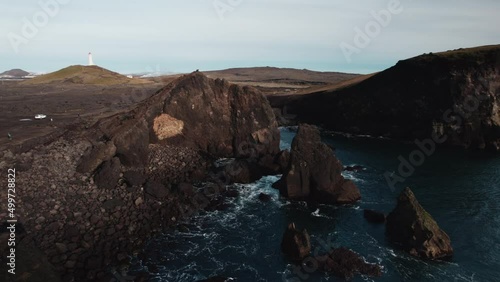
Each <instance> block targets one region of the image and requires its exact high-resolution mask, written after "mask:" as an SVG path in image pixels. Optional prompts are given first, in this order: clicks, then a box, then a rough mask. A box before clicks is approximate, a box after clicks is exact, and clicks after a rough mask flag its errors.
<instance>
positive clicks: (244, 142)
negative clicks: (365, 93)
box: [0, 72, 280, 281]
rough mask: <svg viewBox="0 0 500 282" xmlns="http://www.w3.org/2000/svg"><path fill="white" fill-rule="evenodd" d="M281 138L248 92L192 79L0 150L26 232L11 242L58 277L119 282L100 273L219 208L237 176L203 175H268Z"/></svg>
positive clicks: (265, 108)
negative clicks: (228, 163)
mask: <svg viewBox="0 0 500 282" xmlns="http://www.w3.org/2000/svg"><path fill="white" fill-rule="evenodd" d="M279 139H280V137H279V130H278V128H277V122H276V120H275V117H274V114H273V111H272V109H271V107H270V106H269V103H268V102H267V100H266V99H265V97H264V96H263V95H262V94H261V93H260V92H258V91H257V90H255V89H254V88H251V87H240V86H236V85H231V84H229V83H228V82H226V81H224V80H212V79H209V78H207V77H206V76H204V75H203V74H202V73H199V72H195V73H192V74H189V75H185V76H183V77H180V78H178V79H177V80H175V81H173V82H171V83H170V84H168V85H167V86H165V87H164V88H162V89H161V90H159V91H158V92H157V93H156V94H154V95H153V96H152V97H151V98H149V99H147V100H145V101H143V102H142V103H140V104H139V105H137V106H136V107H134V108H133V109H131V110H130V111H126V112H123V113H119V114H116V115H113V116H110V117H108V118H104V119H101V120H99V121H98V122H97V123H96V124H95V125H93V126H91V127H90V128H86V127H78V128H74V129H72V130H69V131H67V132H66V133H65V134H63V135H62V136H60V137H57V138H55V139H54V140H51V141H50V142H47V143H45V144H43V145H40V146H37V147H35V148H34V149H32V150H30V151H27V152H23V153H20V154H17V155H15V154H12V153H10V152H9V151H6V152H3V153H2V156H3V159H4V160H5V161H4V162H3V165H4V166H6V167H3V168H7V167H8V168H17V170H16V174H17V175H16V179H17V185H18V187H19V192H18V194H17V198H16V204H17V207H18V208H17V210H16V215H17V216H18V220H19V222H22V223H23V225H24V228H25V230H26V234H25V235H24V236H23V237H22V241H20V242H18V244H20V245H22V246H29V248H32V250H33V252H36V251H37V250H40V254H42V256H43V257H42V258H40V259H39V260H43V261H46V262H47V263H50V264H51V265H52V266H53V269H55V271H56V272H57V273H58V275H59V276H61V277H62V278H64V280H67V281H71V280H75V281H87V280H92V281H97V280H103V281H104V280H106V281H110V279H118V280H120V277H119V276H120V275H126V273H124V272H121V270H120V269H117V270H114V271H110V270H109V269H108V267H110V266H111V265H119V264H120V265H121V264H125V265H126V264H127V263H128V262H130V259H131V256H132V255H134V253H137V251H138V250H140V248H141V247H142V245H143V243H144V242H145V240H147V238H149V237H150V236H151V235H153V234H154V233H156V232H160V231H162V230H164V229H165V228H168V227H169V226H171V225H174V224H177V223H178V222H179V221H181V220H183V219H185V218H188V217H189V216H190V215H192V214H194V213H196V212H197V211H198V210H201V209H205V208H209V207H210V206H211V205H214V204H217V203H219V204H221V203H220V199H221V198H220V197H221V194H223V193H225V190H226V187H225V185H226V184H227V183H230V182H231V178H232V174H233V173H234V174H237V173H239V171H231V170H223V172H221V173H218V174H214V173H210V172H211V171H213V169H212V168H213V166H214V161H215V160H216V159H218V158H223V157H224V158H236V159H238V160H245V161H248V162H250V163H255V164H258V169H260V168H261V167H262V169H263V170H264V171H267V170H266V168H268V167H279V164H278V163H276V164H275V165H274V164H273V163H274V160H278V157H277V156H278V153H279ZM5 192H6V191H5ZM2 193H4V191H2ZM2 195H3V194H2ZM5 198H6V197H5ZM222 205H223V203H222ZM6 216H7V215H6V214H1V216H0V217H1V218H2V219H4V218H6ZM0 238H3V237H0ZM3 246H7V244H3ZM28 253H29V252H28ZM3 259H4V258H2V265H4V263H3V262H4V261H3ZM25 259H26V260H25ZM19 260H20V261H21V260H23V261H28V259H27V258H19ZM47 269H49V268H47ZM50 269H52V267H51V268H50ZM40 271H41V270H40V269H38V270H37V269H36V268H35V269H31V270H26V272H25V273H24V274H21V277H25V276H26V277H28V276H30V277H37V274H40ZM4 273H6V271H5V272H4ZM23 275H24V276H23ZM38 277H40V279H41V280H43V278H42V277H44V276H43V275H38ZM32 281H35V280H32Z"/></svg>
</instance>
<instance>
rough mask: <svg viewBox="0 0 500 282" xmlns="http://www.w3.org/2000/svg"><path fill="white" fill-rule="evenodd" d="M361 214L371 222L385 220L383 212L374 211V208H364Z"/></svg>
mask: <svg viewBox="0 0 500 282" xmlns="http://www.w3.org/2000/svg"><path fill="white" fill-rule="evenodd" d="M363 216H364V217H365V219H366V220H367V221H369V222H372V223H384V222H385V214H384V213H382V212H378V211H374V210H364V211H363Z"/></svg>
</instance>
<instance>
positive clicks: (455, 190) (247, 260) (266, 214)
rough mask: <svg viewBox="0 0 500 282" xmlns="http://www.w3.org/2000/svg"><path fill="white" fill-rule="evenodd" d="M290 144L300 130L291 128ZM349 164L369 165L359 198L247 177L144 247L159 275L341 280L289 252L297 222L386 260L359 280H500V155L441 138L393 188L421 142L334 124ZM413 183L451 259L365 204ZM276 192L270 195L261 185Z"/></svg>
mask: <svg viewBox="0 0 500 282" xmlns="http://www.w3.org/2000/svg"><path fill="white" fill-rule="evenodd" d="M281 131H282V143H281V146H282V148H289V147H290V144H291V141H292V139H293V137H294V135H295V132H294V131H293V130H290V129H287V128H283V129H282V130H281ZM323 137H324V140H325V142H328V143H330V144H332V145H333V146H334V147H335V148H336V155H337V157H338V158H339V159H340V160H341V161H342V163H343V164H344V165H355V164H356V165H361V166H363V167H365V170H363V171H359V172H349V173H345V177H346V178H350V179H352V180H353V181H354V182H355V183H356V184H357V186H358V187H359V189H360V190H361V194H362V197H363V198H362V200H361V201H360V202H359V203H358V204H357V205H355V206H340V207H336V206H327V205H319V206H309V205H307V204H306V203H304V202H295V203H294V202H290V201H288V200H286V199H283V198H280V197H279V193H278V191H277V190H275V189H273V188H272V187H271V184H272V183H273V182H275V181H277V180H278V179H279V176H268V177H264V178H262V179H261V180H259V181H258V182H256V183H253V184H249V185H238V186H237V187H238V189H239V190H240V196H239V198H237V199H229V201H230V202H231V203H232V205H231V207H230V208H229V209H228V210H225V211H216V212H213V213H207V214H202V215H198V216H195V217H193V218H192V219H191V220H190V221H189V222H187V226H188V228H189V232H187V233H182V232H178V231H172V232H170V233H167V234H162V235H161V236H158V237H156V238H154V239H153V240H151V241H150V242H149V243H148V244H147V245H146V247H145V249H144V251H145V253H147V254H148V257H149V258H148V261H136V262H135V263H134V265H133V267H132V269H135V270H140V269H146V268H144V265H146V264H148V263H151V264H154V265H156V266H157V267H158V269H159V273H152V277H153V278H152V279H151V281H189V282H191V281H197V280H200V279H204V278H208V277H212V276H225V277H231V278H234V281H249V282H250V281H251V282H255V281H340V280H339V279H337V278H335V277H333V276H329V275H327V274H323V273H307V272H305V271H301V272H300V273H299V274H297V273H296V271H295V270H294V266H293V265H292V264H290V263H289V262H288V261H287V260H286V259H285V258H284V257H283V255H282V253H281V250H280V243H281V237H282V234H283V232H284V230H285V228H286V226H287V225H288V223H290V222H292V221H293V222H295V223H296V225H297V226H298V227H299V228H306V229H307V230H308V232H309V234H310V235H311V243H312V248H313V250H315V251H316V252H318V253H320V254H321V253H325V252H326V251H327V250H328V248H329V247H330V246H333V247H340V246H345V247H348V248H350V249H352V250H354V251H356V252H357V253H359V254H360V255H362V256H363V257H365V259H366V260H367V261H368V262H374V263H378V264H380V265H382V266H383V275H382V277H379V278H369V277H363V276H357V277H355V278H354V281H500V156H499V155H498V154H497V155H494V154H492V153H485V152H465V151H462V150H455V149H444V148H438V149H437V150H436V152H435V153H434V154H433V155H431V156H430V157H428V158H426V159H425V162H424V164H423V165H421V166H419V167H417V168H416V170H415V172H414V174H413V175H412V176H410V177H408V178H407V179H406V181H405V182H404V183H399V184H398V185H396V189H395V190H392V189H390V188H389V187H388V185H387V182H386V180H385V178H384V173H385V172H386V171H389V172H393V171H394V172H397V170H398V165H399V162H400V161H399V160H398V157H399V156H400V155H401V156H403V157H406V158H407V157H408V155H409V154H410V153H411V152H412V151H413V150H415V149H417V147H416V145H415V144H401V143H398V142H395V141H391V140H382V139H377V138H369V137H363V138H360V137H358V138H346V137H342V136H334V135H332V134H328V133H325V134H324V135H323ZM404 187H411V189H412V190H413V192H414V193H415V195H416V196H417V199H418V200H419V202H420V204H421V205H422V206H423V207H424V208H425V209H426V210H427V211H428V212H429V213H430V214H431V215H432V216H433V217H434V219H435V220H436V221H437V222H438V224H439V225H440V227H441V228H442V229H443V230H444V231H445V232H447V233H448V235H449V236H450V238H451V241H452V246H453V248H454V250H455V254H454V257H453V259H452V260H451V261H448V262H434V261H423V260H419V259H415V258H413V257H411V256H409V255H407V254H406V253H404V252H401V251H399V250H398V249H397V248H395V247H394V246H392V245H391V244H390V243H389V242H388V241H387V240H386V238H385V235H384V232H385V227H384V225H376V224H371V223H368V222H367V221H366V220H365V219H364V218H363V209H365V208H369V209H374V210H379V211H383V212H385V213H389V212H390V211H391V210H392V209H393V208H394V207H395V204H396V199H397V197H398V195H399V193H400V191H401V190H402V189H403V188H404ZM261 192H264V193H267V194H270V195H272V201H271V202H268V203H262V202H260V201H259V200H258V195H259V193H261Z"/></svg>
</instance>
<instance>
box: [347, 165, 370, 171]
mask: <svg viewBox="0 0 500 282" xmlns="http://www.w3.org/2000/svg"><path fill="white" fill-rule="evenodd" d="M364 169H365V168H364V167H363V166H361V165H351V166H346V167H344V170H345V171H353V172H358V171H361V170H364Z"/></svg>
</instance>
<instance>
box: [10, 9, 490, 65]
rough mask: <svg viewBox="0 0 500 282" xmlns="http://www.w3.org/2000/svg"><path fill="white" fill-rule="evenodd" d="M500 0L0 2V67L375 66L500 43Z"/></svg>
mask: <svg viewBox="0 0 500 282" xmlns="http://www.w3.org/2000/svg"><path fill="white" fill-rule="evenodd" d="M498 11H500V1H498V0H482V1H481V0H478V1H470V0H440V1H435V0H419V1H416V0H413V1H412V0H364V1H361V0H350V1H347V0H343V1H340V0H141V1H135V0H121V1H119V0H105V1H97V0H86V1H82V0H25V1H6V0H3V1H1V2H0V72H2V71H4V70H9V69H13V68H22V69H24V70H27V71H33V72H51V71H55V70H58V69H61V68H64V67H67V66H69V65H79V64H80V65H85V64H87V54H88V52H92V54H93V59H94V62H95V63H96V64H97V65H99V66H101V67H105V68H107V69H110V70H113V71H117V72H120V73H141V72H161V73H164V72H190V71H193V70H196V69H200V70H214V69H225V68H231V67H253V66H275V67H291V68H297V69H310V70H318V71H342V72H353V73H371V72H376V71H380V70H383V69H386V68H388V67H390V66H392V65H394V64H395V63H397V61H398V60H401V59H406V58H410V57H413V56H417V55H420V54H422V53H428V52H438V51H446V50H451V49H457V48H463V47H474V46H481V45H490V44H500V30H499V29H500V17H499V16H498Z"/></svg>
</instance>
